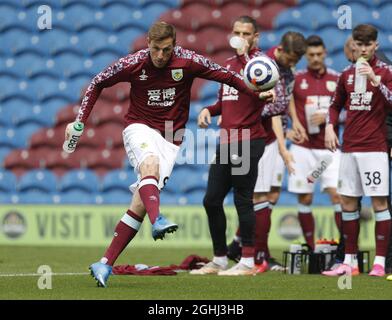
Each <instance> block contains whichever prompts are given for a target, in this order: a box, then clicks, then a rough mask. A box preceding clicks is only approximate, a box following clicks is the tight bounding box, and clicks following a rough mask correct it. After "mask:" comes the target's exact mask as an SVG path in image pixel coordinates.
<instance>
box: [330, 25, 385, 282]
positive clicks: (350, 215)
mask: <svg viewBox="0 0 392 320" xmlns="http://www.w3.org/2000/svg"><path fill="white" fill-rule="evenodd" d="M377 33H378V32H377V29H376V28H374V27H373V26H372V25H366V24H361V25H358V26H356V27H355V28H354V29H353V32H352V36H353V39H354V41H355V45H356V47H357V49H358V50H359V54H360V56H361V57H362V58H364V59H366V61H365V62H363V63H362V65H361V66H360V67H359V70H358V71H359V73H360V74H361V75H363V76H366V78H367V81H366V90H365V91H364V92H355V90H354V88H355V78H356V77H355V72H356V67H355V65H352V66H350V67H348V68H346V69H345V70H344V71H343V73H342V74H341V76H340V77H339V80H338V85H337V90H336V92H335V95H334V97H333V99H332V104H331V106H330V108H329V117H328V124H327V126H326V129H325V146H326V147H327V148H328V149H329V150H331V151H336V149H337V145H338V138H337V136H336V133H335V131H334V126H336V125H337V124H338V121H339V113H340V111H341V109H342V107H343V106H344V108H345V109H346V111H347V117H346V122H345V131H344V135H343V145H342V156H341V162H340V168H339V183H338V193H339V194H340V195H341V198H342V210H343V211H342V220H343V221H342V225H343V234H344V238H345V240H346V242H345V257H344V262H343V264H342V265H341V266H340V267H338V268H336V269H334V270H331V271H324V272H323V274H324V275H326V276H339V275H342V274H346V273H347V274H351V275H358V274H359V270H358V260H357V251H358V236H359V212H358V198H359V197H361V196H370V197H371V201H372V206H373V210H374V213H375V220H376V228H375V240H376V256H375V259H374V264H373V268H372V270H371V271H370V273H369V275H371V276H379V277H381V276H384V275H385V256H386V253H387V249H388V241H389V236H390V227H391V215H390V212H389V210H388V201H387V196H388V191H389V190H388V189H389V172H388V154H387V150H388V148H387V139H386V124H385V118H386V116H387V111H388V110H387V108H392V70H391V68H390V67H388V66H387V65H386V64H385V63H384V62H382V61H380V60H379V59H378V58H377V57H376V56H375V51H376V50H377V48H378V42H377ZM357 91H359V90H357Z"/></svg>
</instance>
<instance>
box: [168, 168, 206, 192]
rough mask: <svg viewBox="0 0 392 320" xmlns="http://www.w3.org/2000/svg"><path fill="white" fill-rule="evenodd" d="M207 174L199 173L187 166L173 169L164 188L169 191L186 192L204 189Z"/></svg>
mask: <svg viewBox="0 0 392 320" xmlns="http://www.w3.org/2000/svg"><path fill="white" fill-rule="evenodd" d="M207 177H208V174H200V173H199V172H195V171H193V170H189V169H188V168H186V167H185V168H182V167H179V168H176V170H173V172H172V175H171V176H170V178H169V180H168V182H167V184H166V186H165V189H166V190H168V191H169V192H171V193H177V194H178V193H184V192H185V193H187V192H191V191H195V190H204V189H205V188H206V186H207Z"/></svg>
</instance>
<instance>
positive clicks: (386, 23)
mask: <svg viewBox="0 0 392 320" xmlns="http://www.w3.org/2000/svg"><path fill="white" fill-rule="evenodd" d="M386 2H389V1H386ZM379 14H380V16H379V19H378V21H379V23H378V24H377V26H378V27H380V28H382V29H383V30H384V31H385V32H387V33H389V34H391V32H392V21H391V20H392V19H391V17H392V4H391V3H390V2H389V4H387V5H385V6H383V7H381V8H380V9H379Z"/></svg>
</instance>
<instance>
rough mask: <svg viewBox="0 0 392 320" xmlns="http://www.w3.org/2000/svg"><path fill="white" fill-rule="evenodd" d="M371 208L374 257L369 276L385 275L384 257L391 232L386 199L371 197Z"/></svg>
mask: <svg viewBox="0 0 392 320" xmlns="http://www.w3.org/2000/svg"><path fill="white" fill-rule="evenodd" d="M372 206H373V210H374V214H375V220H376V226H375V241H376V256H375V258H374V262H373V268H372V271H371V272H370V273H369V275H372V276H384V275H385V257H386V255H387V252H388V244H389V238H390V232H391V214H390V212H389V208H388V198H387V197H372Z"/></svg>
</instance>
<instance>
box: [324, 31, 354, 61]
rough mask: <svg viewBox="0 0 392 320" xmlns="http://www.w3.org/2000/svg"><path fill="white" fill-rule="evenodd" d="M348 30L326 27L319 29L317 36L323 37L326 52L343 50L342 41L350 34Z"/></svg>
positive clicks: (333, 52)
mask: <svg viewBox="0 0 392 320" xmlns="http://www.w3.org/2000/svg"><path fill="white" fill-rule="evenodd" d="M350 33H351V32H350V30H346V31H344V30H339V29H336V27H328V28H325V29H323V30H321V31H320V33H319V36H320V37H321V38H322V39H323V41H324V43H325V46H326V48H327V51H328V54H335V53H338V52H342V51H343V47H344V43H345V42H346V40H347V38H348V36H349V35H350Z"/></svg>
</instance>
